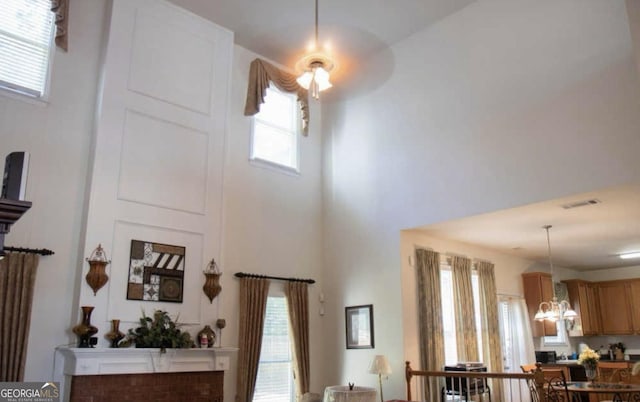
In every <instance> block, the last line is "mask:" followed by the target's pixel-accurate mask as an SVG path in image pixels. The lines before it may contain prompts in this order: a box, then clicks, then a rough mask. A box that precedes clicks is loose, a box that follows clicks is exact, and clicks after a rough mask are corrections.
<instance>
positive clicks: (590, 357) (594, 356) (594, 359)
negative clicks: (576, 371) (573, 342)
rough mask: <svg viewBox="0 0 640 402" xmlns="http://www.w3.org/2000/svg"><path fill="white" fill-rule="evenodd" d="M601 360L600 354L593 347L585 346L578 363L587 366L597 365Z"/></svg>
mask: <svg viewBox="0 0 640 402" xmlns="http://www.w3.org/2000/svg"><path fill="white" fill-rule="evenodd" d="M598 360H600V355H599V354H598V353H597V352H596V351H595V350H593V349H590V348H585V349H584V350H583V351H582V353H580V356H578V364H582V365H583V366H585V367H595V366H596V365H597V364H598Z"/></svg>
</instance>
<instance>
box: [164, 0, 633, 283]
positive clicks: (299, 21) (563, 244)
mask: <svg viewBox="0 0 640 402" xmlns="http://www.w3.org/2000/svg"><path fill="white" fill-rule="evenodd" d="M170 1H171V2H173V3H174V4H176V5H178V6H180V7H183V8H185V9H187V10H189V11H192V12H194V13H196V14H198V15H200V16H202V17H204V18H206V19H209V20H211V21H213V22H214V23H216V24H218V25H221V26H223V27H225V28H227V29H229V30H231V31H233V32H234V35H235V42H236V43H237V44H238V45H240V46H242V47H244V48H247V49H249V50H251V51H253V52H255V53H258V54H260V55H262V56H264V57H266V58H269V59H271V60H274V61H276V62H278V63H280V64H282V65H284V66H289V67H291V68H293V66H294V65H295V62H296V61H297V60H298V58H300V57H301V56H302V55H303V54H304V52H305V50H306V46H307V45H308V44H309V43H310V42H311V41H312V39H313V34H314V0H303V1H295V0H270V1H259V0H233V1H229V0H170ZM473 2H474V0H394V1H389V0H347V1H339V0H319V25H320V27H319V41H320V42H321V44H323V45H325V44H328V45H329V46H330V47H331V51H332V55H333V57H334V58H335V59H336V61H337V68H336V70H335V71H334V72H333V73H332V81H333V83H334V84H335V87H334V88H333V89H332V90H331V91H328V92H333V93H332V94H329V95H330V96H335V94H336V93H337V94H338V95H337V96H340V95H339V94H340V91H341V90H342V91H345V88H346V90H348V91H350V94H353V93H354V91H357V90H358V88H357V87H355V88H354V87H353V86H351V87H350V84H351V83H350V82H349V81H353V82H356V81H357V80H356V79H354V74H355V73H356V72H358V71H359V70H361V69H363V68H365V67H366V65H365V64H364V63H363V61H364V60H365V59H366V58H367V57H368V56H369V55H370V54H372V53H374V52H381V51H385V50H387V49H388V48H389V47H390V46H391V45H392V44H394V43H395V42H398V41H399V40H401V39H403V38H405V37H407V36H409V35H411V34H413V33H414V32H417V31H419V30H422V29H424V28H426V27H428V26H430V25H431V24H433V23H435V22H437V21H438V20H441V19H443V18H445V17H447V16H448V15H451V14H453V13H455V12H458V11H460V10H461V9H463V8H464V7H466V6H467V5H469V4H471V3H473ZM389 59H390V60H391V63H392V58H389ZM385 68H387V69H392V68H393V66H392V65H391V66H386V67H385ZM384 78H385V76H384V73H380V78H379V80H383V79H384ZM374 81H375V79H374ZM374 83H375V82H374ZM370 84H371V81H369V85H370ZM351 85H353V84H351ZM323 96H326V95H323ZM586 199H598V200H600V201H602V203H601V204H597V205H588V206H585V207H581V208H575V209H569V210H566V209H563V208H562V207H561V205H563V204H566V203H571V202H575V201H580V200H586ZM546 224H550V225H553V228H552V229H551V232H550V235H551V247H552V254H553V262H554V265H558V266H563V267H568V268H575V269H580V270H588V269H599V268H610V267H620V266H635V265H638V266H640V261H639V260H621V259H619V258H618V257H617V255H618V254H619V253H621V252H625V251H640V185H631V186H626V187H621V188H616V189H609V190H604V191H597V192H593V193H588V194H580V195H576V196H572V197H566V198H563V199H559V200H553V201H548V202H543V203H539V204H534V205H527V206H523V207H519V208H514V209H510V210H505V211H498V212H494V213H489V214H484V215H480V216H474V217H469V218H465V219H460V220H456V221H451V222H445V223H440V224H434V225H429V226H426V227H423V228H421V229H422V230H424V231H425V232H427V234H428V235H431V236H435V237H440V238H445V239H451V240H456V241H461V242H465V243H470V244H476V245H479V246H483V247H487V248H491V249H495V250H498V251H502V252H505V253H509V254H513V255H516V256H520V257H522V258H526V259H531V260H535V261H541V262H544V261H546V259H547V242H546V234H545V231H544V229H542V226H543V225H546Z"/></svg>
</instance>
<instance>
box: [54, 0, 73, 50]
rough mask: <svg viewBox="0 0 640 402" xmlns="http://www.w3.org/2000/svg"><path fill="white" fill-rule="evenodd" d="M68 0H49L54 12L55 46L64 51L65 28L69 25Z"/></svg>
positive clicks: (65, 42) (65, 41)
mask: <svg viewBox="0 0 640 402" xmlns="http://www.w3.org/2000/svg"><path fill="white" fill-rule="evenodd" d="M69 1H70V0H51V11H53V12H54V13H55V23H56V46H58V47H59V48H60V49H62V50H64V51H65V52H66V51H67V47H68V46H67V45H68V35H67V28H68V26H69Z"/></svg>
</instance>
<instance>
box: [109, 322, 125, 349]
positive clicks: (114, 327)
mask: <svg viewBox="0 0 640 402" xmlns="http://www.w3.org/2000/svg"><path fill="white" fill-rule="evenodd" d="M104 337H105V338H107V339H108V340H109V341H110V342H111V347H112V348H117V347H118V343H120V341H121V340H122V339H123V338H124V334H123V333H122V332H120V320H111V331H109V332H107V334H106V335H105V336H104Z"/></svg>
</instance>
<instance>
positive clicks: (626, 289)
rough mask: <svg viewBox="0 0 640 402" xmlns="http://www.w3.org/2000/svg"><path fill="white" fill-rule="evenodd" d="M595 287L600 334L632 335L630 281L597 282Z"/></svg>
mask: <svg viewBox="0 0 640 402" xmlns="http://www.w3.org/2000/svg"><path fill="white" fill-rule="evenodd" d="M597 286H598V302H599V304H600V324H601V329H602V334H603V335H631V334H633V332H634V330H633V318H632V304H631V300H632V292H631V285H630V281H628V280H625V281H609V282H598V283H597Z"/></svg>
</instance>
